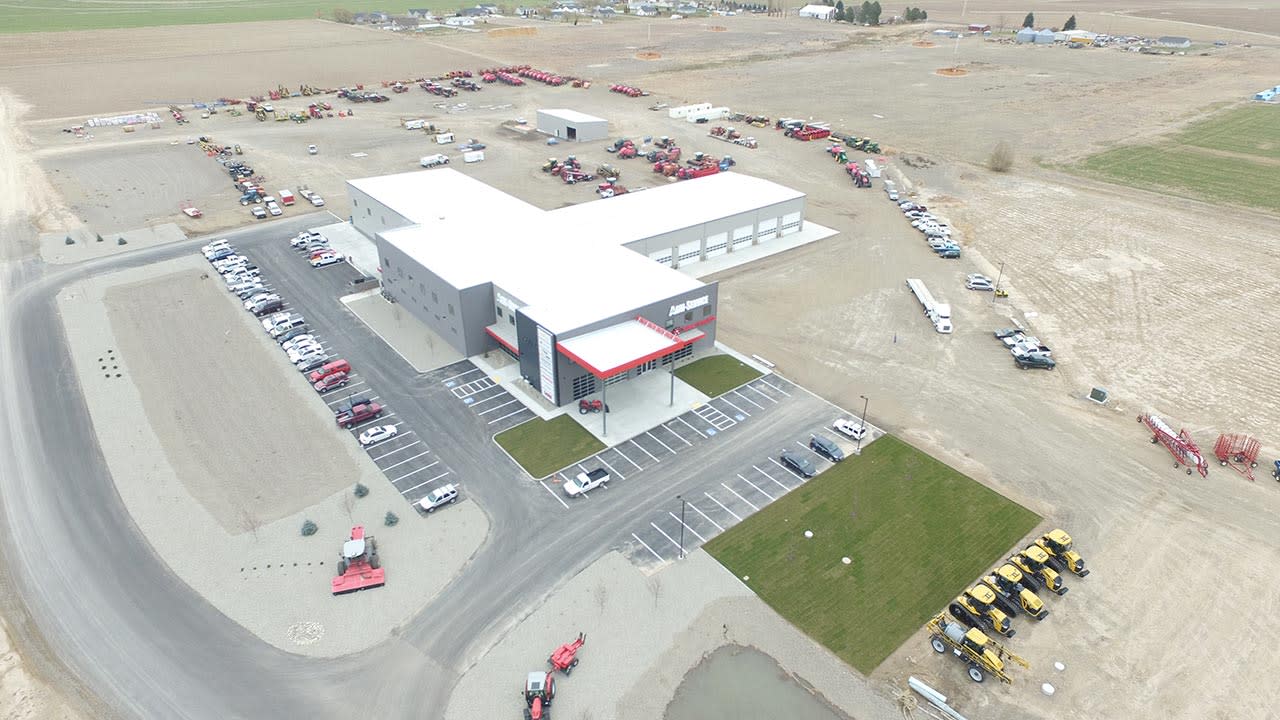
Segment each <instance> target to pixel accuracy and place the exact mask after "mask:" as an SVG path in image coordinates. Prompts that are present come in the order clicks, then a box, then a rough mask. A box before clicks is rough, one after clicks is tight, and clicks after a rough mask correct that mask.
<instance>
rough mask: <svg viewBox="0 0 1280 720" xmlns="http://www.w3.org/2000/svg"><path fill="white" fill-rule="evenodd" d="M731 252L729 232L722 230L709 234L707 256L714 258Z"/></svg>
mask: <svg viewBox="0 0 1280 720" xmlns="http://www.w3.org/2000/svg"><path fill="white" fill-rule="evenodd" d="M727 252H729V233H727V232H722V233H716V234H715V235H708V236H707V257H708V258H713V257H715V256H717V255H723V254H725V253H727Z"/></svg>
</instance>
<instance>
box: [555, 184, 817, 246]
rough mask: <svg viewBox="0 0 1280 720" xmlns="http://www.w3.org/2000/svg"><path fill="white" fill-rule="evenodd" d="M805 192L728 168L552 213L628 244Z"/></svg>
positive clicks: (587, 231)
mask: <svg viewBox="0 0 1280 720" xmlns="http://www.w3.org/2000/svg"><path fill="white" fill-rule="evenodd" d="M803 197H804V193H802V192H800V191H799V190H793V189H792V188H789V187H786V186H783V185H779V184H777V183H774V182H770V181H768V180H765V179H763V178H758V177H752V176H750V175H743V174H742V173H737V172H732V171H730V172H722V173H717V174H715V175H708V176H707V177H702V178H697V179H696V180H685V181H681V182H676V183H672V184H670V185H665V186H663V187H657V188H653V189H650V190H645V191H643V192H630V193H627V194H625V195H617V196H615V197H612V198H609V199H607V200H596V201H591V202H585V203H581V204H578V205H572V206H570V207H566V208H560V209H558V210H553V211H551V212H550V213H548V214H549V215H552V216H554V217H555V218H556V222H557V224H559V225H561V226H562V227H572V228H574V231H575V232H577V233H580V234H583V235H586V236H589V237H595V238H597V239H598V240H603V241H607V242H610V243H617V244H625V243H629V242H634V241H636V240H642V239H644V238H650V237H653V236H655V235H661V234H663V233H668V232H672V231H675V230H682V229H684V228H687V227H693V226H695V225H701V224H703V223H706V222H711V221H714V220H719V219H720V218H724V217H729V216H731V215H737V214H740V213H745V212H751V211H753V210H757V209H759V208H762V207H767V206H769V205H774V204H777V203H781V202H786V201H788V200H798V199H800V198H803ZM624 218H625V220H624Z"/></svg>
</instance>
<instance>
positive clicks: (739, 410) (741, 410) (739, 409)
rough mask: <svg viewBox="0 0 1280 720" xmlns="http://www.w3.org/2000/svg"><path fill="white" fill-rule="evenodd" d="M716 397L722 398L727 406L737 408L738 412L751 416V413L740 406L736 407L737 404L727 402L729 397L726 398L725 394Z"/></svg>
mask: <svg viewBox="0 0 1280 720" xmlns="http://www.w3.org/2000/svg"><path fill="white" fill-rule="evenodd" d="M716 399H717V400H724V402H725V404H726V405H728V406H729V407H731V408H733V409H734V410H737V411H738V412H740V413H742V414H743V415H746V416H747V417H751V413H749V412H747V411H746V410H743V409H742V408H740V407H738V406H737V405H734V404H733V403H731V402H729V399H728V398H726V397H725V396H723V395H721V396H720V397H718V398H716ZM712 409H713V410H715V408H712ZM716 412H720V411H719V410H716Z"/></svg>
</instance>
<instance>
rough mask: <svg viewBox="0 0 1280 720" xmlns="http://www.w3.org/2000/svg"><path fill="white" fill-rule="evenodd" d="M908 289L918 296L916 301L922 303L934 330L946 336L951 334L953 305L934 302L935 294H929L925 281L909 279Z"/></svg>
mask: <svg viewBox="0 0 1280 720" xmlns="http://www.w3.org/2000/svg"><path fill="white" fill-rule="evenodd" d="M907 287H908V288H910V289H911V294H912V295H915V296H916V300H919V301H920V306H921V307H922V308H924V315H925V317H927V318H929V322H931V323H933V329H934V330H937V331H938V332H940V333H942V334H944V335H945V334H948V333H950V332H951V305H950V304H948V303H940V302H938V301H937V300H934V299H933V294H932V293H930V292H929V288H928V287H926V286H925V284H924V281H923V280H919V279H916V278H907Z"/></svg>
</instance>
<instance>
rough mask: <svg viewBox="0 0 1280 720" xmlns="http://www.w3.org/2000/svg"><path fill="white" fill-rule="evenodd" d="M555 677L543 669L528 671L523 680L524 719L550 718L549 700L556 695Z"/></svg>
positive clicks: (538, 719) (540, 719)
mask: <svg viewBox="0 0 1280 720" xmlns="http://www.w3.org/2000/svg"><path fill="white" fill-rule="evenodd" d="M555 683H556V680H555V677H554V676H553V675H552V674H551V673H549V672H544V671H536V672H531V673H529V676H528V677H527V678H526V679H525V682H524V704H525V706H526V707H525V711H524V717H525V720H542V719H543V718H548V719H549V718H550V717H551V713H550V708H551V700H552V698H554V697H555V696H556V684H555Z"/></svg>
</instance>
